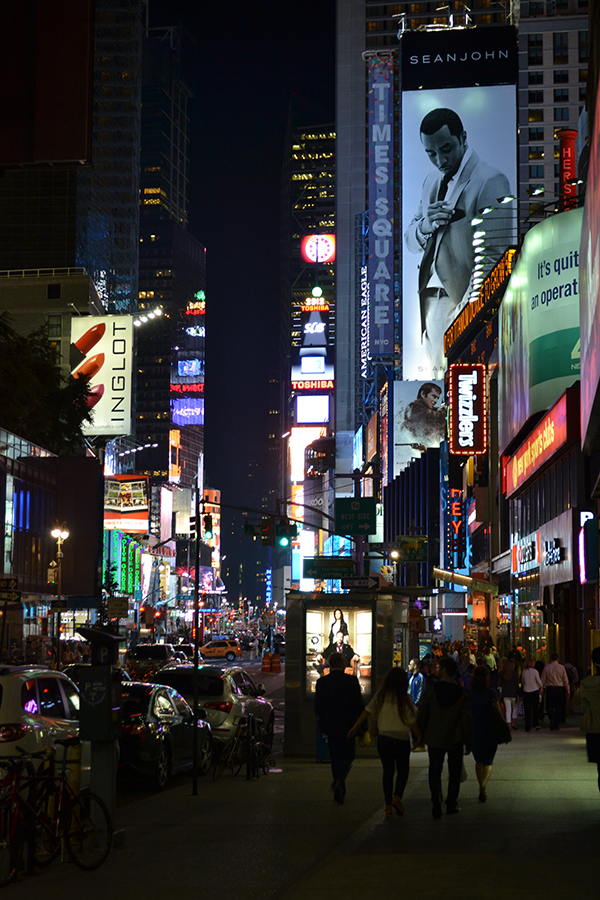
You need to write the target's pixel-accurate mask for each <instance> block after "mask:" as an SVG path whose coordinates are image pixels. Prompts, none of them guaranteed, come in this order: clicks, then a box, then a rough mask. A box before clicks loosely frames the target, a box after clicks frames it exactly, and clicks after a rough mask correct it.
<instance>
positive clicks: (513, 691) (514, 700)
mask: <svg viewBox="0 0 600 900" xmlns="http://www.w3.org/2000/svg"><path fill="white" fill-rule="evenodd" d="M498 693H499V695H500V697H501V698H502V702H503V703H504V717H505V719H506V721H507V724H508V726H509V728H516V727H517V714H518V711H519V678H518V676H517V672H516V667H515V661H514V659H507V660H506V661H505V663H504V666H503V667H502V670H501V672H500V674H499V676H498Z"/></svg>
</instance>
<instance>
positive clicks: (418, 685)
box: [408, 659, 425, 709]
mask: <svg viewBox="0 0 600 900" xmlns="http://www.w3.org/2000/svg"><path fill="white" fill-rule="evenodd" d="M408 671H409V672H410V678H409V681H408V691H409V693H410V696H411V698H412V702H413V703H414V705H415V708H416V709H418V708H419V703H420V702H421V697H422V696H423V691H424V690H425V676H424V675H423V672H422V671H421V663H420V662H419V660H418V659H411V661H410V662H409V664H408Z"/></svg>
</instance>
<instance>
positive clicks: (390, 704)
mask: <svg viewBox="0 0 600 900" xmlns="http://www.w3.org/2000/svg"><path fill="white" fill-rule="evenodd" d="M370 714H373V715H374V716H375V718H376V720H377V752H378V753H379V758H380V759H381V765H382V766H383V796H384V798H385V814H386V816H388V817H389V816H391V815H392V814H393V813H394V811H395V812H396V815H398V816H402V815H404V806H403V805H402V796H403V794H404V788H405V787H406V782H407V781H408V773H409V769H410V736H411V733H412V734H413V735H414V738H415V741H416V743H417V744H420V743H421V732H420V731H419V728H418V725H417V713H416V711H415V707H414V704H413V702H412V699H411V697H410V695H409V694H408V675H407V673H406V672H405V671H404V669H401V668H399V667H397V666H394V667H393V668H391V669H390V670H389V672H387V674H386V675H385V677H384V679H383V682H382V685H381V687H380V688H379V690H378V691H377V693H376V694H375V696H374V697H373V699H372V700H371V702H370V703H369V704H368V705H367V706H366V708H365V709H364V710H363V712H362V713H361V714H360V716H359V717H358V719H357V720H356V722H355V724H354V725H353V727H352V728H351V729H350V731H349V732H348V737H349V738H351V737H354V735H355V734H356V730H357V728H358V727H359V726H360V725H361V724H362V723H363V722H364V721H365V719H366V718H367V716H369V715H370ZM371 731H373V726H371ZM394 774H395V775H396V786H395V789H394Z"/></svg>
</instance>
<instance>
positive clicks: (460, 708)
mask: <svg viewBox="0 0 600 900" xmlns="http://www.w3.org/2000/svg"><path fill="white" fill-rule="evenodd" d="M457 669H458V666H457V665H456V661H455V660H454V659H452V658H451V657H449V656H444V657H442V659H440V677H439V680H438V681H437V682H435V684H431V685H429V686H428V687H427V688H426V690H425V693H424V694H423V700H422V701H421V705H420V706H419V712H418V716H417V723H418V725H419V728H420V730H421V734H422V735H423V741H424V742H425V744H427V750H428V751H429V790H430V791H431V802H432V804H433V818H434V819H440V818H441V816H442V769H443V767H444V758H445V756H446V754H448V794H447V796H446V812H447V813H448V814H449V815H450V814H452V813H458V812H460V806H459V805H458V793H459V791H460V776H461V773H462V763H463V754H466V753H470V752H471V738H472V731H473V726H472V722H471V708H470V705H469V697H468V694H467V692H466V691H465V690H463V688H461V687H460V685H458V684H457V683H456V681H455V677H456V673H457Z"/></svg>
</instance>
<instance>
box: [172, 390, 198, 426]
mask: <svg viewBox="0 0 600 900" xmlns="http://www.w3.org/2000/svg"><path fill="white" fill-rule="evenodd" d="M171 421H172V422H173V424H174V425H204V399H203V398H200V399H194V398H192V397H187V398H185V399H181V400H180V399H179V398H177V399H175V400H173V399H172V400H171Z"/></svg>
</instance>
